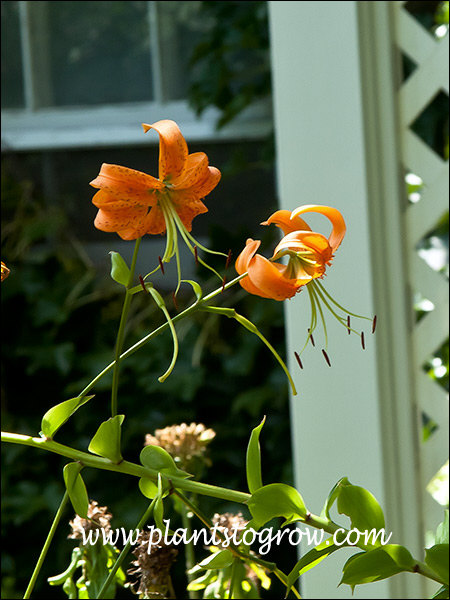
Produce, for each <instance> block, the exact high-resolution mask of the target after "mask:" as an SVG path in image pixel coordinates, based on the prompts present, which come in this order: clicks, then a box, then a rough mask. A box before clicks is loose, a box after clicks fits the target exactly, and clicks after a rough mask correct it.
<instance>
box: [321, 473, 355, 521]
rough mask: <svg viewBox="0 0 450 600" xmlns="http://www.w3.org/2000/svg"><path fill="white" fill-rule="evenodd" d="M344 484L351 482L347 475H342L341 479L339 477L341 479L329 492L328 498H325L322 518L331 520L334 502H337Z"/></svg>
mask: <svg viewBox="0 0 450 600" xmlns="http://www.w3.org/2000/svg"><path fill="white" fill-rule="evenodd" d="M343 485H350V482H349V480H348V479H347V477H342V478H341V479H339V481H338V482H337V483H336V484H335V485H334V486H333V488H332V490H331V492H330V493H329V494H328V498H327V499H326V500H325V504H324V507H323V509H322V512H321V513H320V516H321V517H322V518H324V519H328V521H331V517H330V510H331V507H332V506H333V504H334V503H335V502H336V500H337V498H338V496H339V494H340V493H341V487H342V486H343Z"/></svg>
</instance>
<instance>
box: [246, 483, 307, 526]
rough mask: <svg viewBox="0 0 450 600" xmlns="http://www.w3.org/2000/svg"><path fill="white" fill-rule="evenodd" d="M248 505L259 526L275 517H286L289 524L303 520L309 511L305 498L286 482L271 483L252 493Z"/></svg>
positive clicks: (255, 522) (286, 522)
mask: <svg viewBox="0 0 450 600" xmlns="http://www.w3.org/2000/svg"><path fill="white" fill-rule="evenodd" d="M248 507H249V510H250V512H251V514H252V517H253V522H254V524H255V525H256V527H257V528H259V527H262V526H263V525H264V524H265V523H267V522H268V521H270V520H271V519H273V518H274V517H284V518H285V519H286V520H285V522H284V523H283V526H284V525H287V524H288V523H292V522H294V521H302V520H303V519H304V518H305V516H306V513H307V510H306V507H305V503H304V502H303V498H302V497H301V496H300V494H299V493H298V492H297V490H296V489H295V488H293V487H291V486H290V485H286V484H284V483H270V484H269V485H265V486H264V487H261V488H259V489H258V490H256V492H254V493H253V494H252V497H251V498H250V500H249V501H248Z"/></svg>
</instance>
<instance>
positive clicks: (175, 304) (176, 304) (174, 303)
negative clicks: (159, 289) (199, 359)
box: [172, 292, 178, 310]
mask: <svg viewBox="0 0 450 600" xmlns="http://www.w3.org/2000/svg"><path fill="white" fill-rule="evenodd" d="M172 300H173V305H174V307H175V310H178V302H177V297H176V296H175V292H172Z"/></svg>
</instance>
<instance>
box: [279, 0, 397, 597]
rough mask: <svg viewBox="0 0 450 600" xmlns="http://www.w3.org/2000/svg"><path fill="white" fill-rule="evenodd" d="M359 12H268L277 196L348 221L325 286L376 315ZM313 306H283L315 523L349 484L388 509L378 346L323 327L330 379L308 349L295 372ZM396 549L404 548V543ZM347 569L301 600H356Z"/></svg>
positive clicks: (384, 591) (333, 562)
mask: <svg viewBox="0 0 450 600" xmlns="http://www.w3.org/2000/svg"><path fill="white" fill-rule="evenodd" d="M356 4H357V3H356V2H283V1H282V2H279V1H277V2H269V7H270V25H271V44H272V59H273V85H274V108H275V128H276V142H277V161H278V190H279V201H280V206H281V207H283V208H287V209H291V210H292V209H294V208H295V207H297V206H299V205H301V204H314V203H317V204H325V205H331V206H334V207H336V208H338V209H339V210H341V211H342V213H343V215H344V216H345V219H346V222H347V227H348V233H347V236H346V238H345V240H344V242H343V244H342V246H341V247H340V248H339V249H338V251H337V253H336V257H335V260H334V263H333V266H332V267H331V268H330V269H329V275H328V276H327V277H326V279H325V285H326V287H327V290H329V291H330V292H331V293H333V295H335V297H336V299H338V300H339V301H340V302H341V303H342V304H344V305H345V306H348V307H349V308H350V309H353V310H354V311H355V312H359V313H365V314H367V315H372V314H373V310H374V304H373V277H374V273H373V268H372V262H371V256H370V241H369V240H370V228H369V225H370V223H369V216H368V195H367V180H366V164H365V148H364V133H363V114H362V98H361V80H360V65H359V58H358V44H359V40H358V20H357V9H356ZM308 305H309V302H308V296H307V293H306V292H303V293H300V294H299V295H298V296H297V297H296V298H294V299H292V300H291V301H289V302H286V323H287V337H288V340H287V344H288V357H289V361H290V366H291V369H292V371H293V372H294V374H295V380H296V385H297V386H298V390H299V395H298V397H294V398H292V404H291V410H292V433H293V444H294V454H295V476H296V484H297V486H298V488H299V490H300V491H301V493H302V494H303V495H304V499H305V502H306V504H307V506H308V508H309V509H310V510H311V511H313V512H320V510H321V508H322V504H323V502H324V500H325V498H326V496H327V494H328V492H329V490H330V489H331V487H332V486H333V485H334V483H335V482H336V481H337V480H338V479H339V478H340V477H342V476H348V477H349V479H350V481H351V482H352V483H354V484H358V485H362V486H364V487H367V488H368V489H369V490H371V491H372V493H374V495H375V496H376V497H377V498H378V500H379V501H380V503H381V504H382V505H385V500H386V493H387V491H386V489H385V484H384V475H383V454H382V432H381V427H382V425H381V423H380V408H379V389H378V374H377V365H376V353H375V344H376V343H377V341H376V337H375V338H373V337H368V343H367V346H368V348H367V350H366V351H363V350H362V349H361V346H360V343H359V339H357V338H356V337H353V336H348V335H347V333H346V332H345V331H344V330H343V328H342V327H340V326H338V325H337V324H336V322H334V321H333V320H332V319H328V324H329V338H330V345H329V349H328V353H329V355H330V357H331V361H332V367H331V368H329V367H328V366H327V365H326V363H325V362H324V360H323V357H322V355H321V352H320V348H319V349H318V350H317V349H316V350H314V349H313V348H308V350H307V352H305V355H304V356H303V362H304V367H305V368H304V370H303V371H300V370H299V369H298V366H297V365H296V362H295V360H293V352H294V350H299V349H300V348H301V346H302V345H303V342H304V339H305V334H306V329H307V327H308V325H309V309H308ZM380 317H381V321H380V327H381V328H383V327H385V326H386V322H385V324H383V320H384V315H380ZM366 334H367V327H366ZM317 338H319V336H318V335H317V336H316V340H317V341H316V345H317V342H318V339H317ZM319 339H320V338H319ZM320 343H321V344H323V341H321V342H320ZM339 520H342V517H340V519H339ZM388 526H389V524H388ZM393 538H395V540H396V541H397V542H398V541H400V540H399V536H398V532H394V535H393ZM306 550H308V548H304V551H306ZM343 562H344V560H343V558H342V556H339V553H336V554H335V555H334V556H333V557H332V558H331V559H327V560H325V561H323V562H322V563H321V564H320V565H319V566H317V567H316V568H314V569H312V570H310V571H308V573H307V574H306V575H305V576H304V578H303V581H302V594H303V597H304V598H351V597H352V594H351V591H350V589H349V588H348V587H347V586H341V587H339V588H337V585H338V583H339V581H340V574H341V568H342V566H343ZM354 597H355V598H388V597H390V596H389V585H388V583H387V582H385V581H383V582H378V583H376V584H371V585H370V586H358V587H357V588H356V590H355V595H354Z"/></svg>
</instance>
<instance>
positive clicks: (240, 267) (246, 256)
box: [235, 238, 271, 298]
mask: <svg viewBox="0 0 450 600" xmlns="http://www.w3.org/2000/svg"><path fill="white" fill-rule="evenodd" d="M260 244H261V242H260V240H252V239H251V238H249V239H248V240H247V242H246V244H245V248H244V249H243V250H242V252H241V253H240V254H239V256H238V257H237V259H236V262H235V269H236V271H237V273H238V274H239V275H243V274H244V273H246V272H247V271H248V267H249V264H250V263H251V261H252V259H253V256H254V255H255V252H256V251H257V250H258V248H259V246H260ZM239 283H240V285H241V286H242V287H243V288H244V290H246V291H247V292H248V293H249V294H254V295H256V296H262V297H263V298H271V296H268V295H267V294H265V293H263V292H262V291H261V290H260V289H259V288H257V287H256V286H255V285H254V284H253V283H252V282H251V280H250V278H249V277H248V276H247V277H244V278H243V279H241V280H240V281H239Z"/></svg>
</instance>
